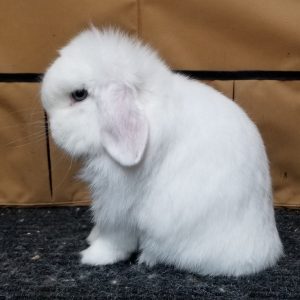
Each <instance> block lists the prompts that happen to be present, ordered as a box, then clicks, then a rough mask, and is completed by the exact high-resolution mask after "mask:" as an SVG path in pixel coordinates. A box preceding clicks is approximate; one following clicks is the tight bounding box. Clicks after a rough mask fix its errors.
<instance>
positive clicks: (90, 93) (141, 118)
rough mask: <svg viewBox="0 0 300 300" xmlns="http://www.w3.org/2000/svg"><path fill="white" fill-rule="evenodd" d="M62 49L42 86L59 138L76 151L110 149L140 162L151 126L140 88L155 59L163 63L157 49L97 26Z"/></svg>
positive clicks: (120, 158)
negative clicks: (154, 49) (97, 28)
mask: <svg viewBox="0 0 300 300" xmlns="http://www.w3.org/2000/svg"><path fill="white" fill-rule="evenodd" d="M59 54H60V55H59V57H58V58H57V59H56V60H55V61H54V63H53V64H52V65H51V66H50V68H49V69H48V70H47V72H46V74H45V76H44V78H43V82H42V89H41V95H42V103H43V106H44V108H45V110H46V112H47V114H48V117H49V121H50V128H51V133H52V136H53V138H54V140H55V142H56V143H57V144H58V145H59V146H60V147H62V148H63V149H64V150H66V151H67V152H68V153H70V154H71V155H74V156H94V155H102V154H103V152H106V153H108V154H109V155H110V156H111V157H112V158H113V159H114V160H116V161H117V162H118V163H120V164H121V165H124V166H131V165H135V164H137V163H138V162H139V161H140V160H141V158H142V156H143V153H144V151H145V148H146V145H147V139H148V131H149V130H148V127H149V126H148V121H147V118H146V115H145V113H144V109H143V103H142V101H140V93H142V92H143V89H144V82H145V81H146V78H147V76H149V74H148V73H147V72H149V70H151V68H152V67H153V64H157V65H162V64H161V62H160V61H159V59H158V58H157V56H156V54H155V53H154V52H153V51H151V50H150V49H149V48H148V47H146V46H144V45H142V44H141V43H140V42H139V41H137V40H135V39H132V38H129V37H128V36H126V35H124V34H123V33H120V32H119V31H116V30H105V31H98V30H96V29H94V28H92V29H91V30H87V31H85V32H83V33H81V34H79V35H78V36H77V37H75V38H74V39H73V40H71V42H70V43H69V44H68V45H67V46H66V47H64V48H63V49H62V50H61V51H59ZM150 66H151V67H150Z"/></svg>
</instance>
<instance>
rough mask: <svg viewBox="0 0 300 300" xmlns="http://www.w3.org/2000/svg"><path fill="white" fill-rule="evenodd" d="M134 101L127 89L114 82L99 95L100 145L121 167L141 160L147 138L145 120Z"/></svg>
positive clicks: (132, 94)
mask: <svg viewBox="0 0 300 300" xmlns="http://www.w3.org/2000/svg"><path fill="white" fill-rule="evenodd" d="M136 101H137V100H136V99H135V94H134V91H133V90H132V89H131V88H129V87H127V86H125V85H118V84H110V85H108V86H107V87H106V88H105V90H104V91H103V93H102V97H101V111H102V115H101V120H102V138H103V146H104V148H105V149H106V151H107V152H108V153H109V154H110V156H111V157H112V158H113V159H115V160H116V161H117V162H119V163H120V164H122V165H124V166H132V165H135V164H137V163H138V162H139V161H140V160H141V158H142V155H143V153H144V150H145V147H146V143H147V138H148V123H147V120H146V117H145V115H144V113H143V112H142V111H141V110H140V109H139V108H138V106H137V103H136Z"/></svg>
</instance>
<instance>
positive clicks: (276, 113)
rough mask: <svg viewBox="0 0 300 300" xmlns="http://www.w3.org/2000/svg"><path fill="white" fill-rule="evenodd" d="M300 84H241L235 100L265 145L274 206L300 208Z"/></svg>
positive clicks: (265, 82)
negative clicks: (255, 125) (245, 112)
mask: <svg viewBox="0 0 300 300" xmlns="http://www.w3.org/2000/svg"><path fill="white" fill-rule="evenodd" d="M299 95H300V81H289V82H287V81H255V80H251V81H238V82H235V100H236V102H237V103H239V104H240V105H241V106H242V107H243V108H244V109H245V110H246V111H247V112H248V114H249V115H250V117H251V118H252V120H253V121H254V122H255V123H256V124H257V126H258V127H259V129H260V131H261V133H262V136H263V139H264V141H265V144H266V148H267V152H268V156H269V160H270V165H271V172H272V178H273V188H274V192H275V193H274V195H275V199H274V201H275V205H277V206H287V207H296V206H298V207H299V205H300V97H299Z"/></svg>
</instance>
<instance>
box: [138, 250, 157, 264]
mask: <svg viewBox="0 0 300 300" xmlns="http://www.w3.org/2000/svg"><path fill="white" fill-rule="evenodd" d="M138 263H139V264H145V265H147V266H148V267H153V266H154V265H155V264H156V263H157V261H156V258H155V257H153V256H151V255H149V254H147V253H146V252H144V251H143V252H142V253H141V254H140V256H139V258H138Z"/></svg>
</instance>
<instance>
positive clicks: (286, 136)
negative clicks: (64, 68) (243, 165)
mask: <svg viewBox="0 0 300 300" xmlns="http://www.w3.org/2000/svg"><path fill="white" fill-rule="evenodd" d="M91 23H93V24H94V25H95V26H105V25H117V26H119V27H121V28H122V29H124V30H126V31H127V32H129V33H130V34H133V35H137V36H139V37H140V38H142V39H143V40H145V41H146V42H148V43H149V44H150V45H152V46H153V47H155V48H156V49H157V50H158V51H159V53H160V55H161V56H162V57H163V58H164V59H165V60H166V62H167V63H168V64H169V65H170V66H171V67H172V68H174V69H179V70H223V71H226V70H227V71H236V70H271V71H272V70H279V71H297V70H299V69H300V34H299V28H300V1H294V0H265V1H261V0H244V1H240V0H223V1H218V0H210V1H207V0H203V1H201V0H185V1H182V0H101V1H99V0H52V1H40V0H27V1H23V0H10V1H6V0H0V24H1V26H0V73H43V72H44V71H45V69H46V67H47V66H48V65H49V63H50V62H51V61H53V59H54V58H55V57H56V54H57V52H56V51H57V49H59V48H60V47H62V46H63V45H64V44H65V43H66V42H67V41H68V40H69V39H70V38H71V37H72V36H73V35H75V34H76V33H78V32H79V31H80V30H83V29H85V28H87V27H88V26H89V24H91ZM208 84H211V85H213V86H214V87H216V88H217V89H219V90H220V91H222V92H223V93H225V94H226V95H228V96H229V97H230V98H232V99H233V100H234V101H236V102H237V103H239V104H240V105H241V106H242V107H243V108H244V109H245V110H246V111H247V112H248V114H249V115H250V117H251V118H252V119H253V120H254V121H255V122H256V124H257V125H258V127H259V129H260V131H261V133H262V136H263V138H264V140H265V143H266V147H267V151H268V155H269V159H270V165H271V171H272V177H273V187H274V195H275V200H274V201H275V204H276V205H280V206H288V207H297V206H298V207H299V206H300V129H299V128H300V126H299V124H300V101H299V99H300V98H299V97H300V96H299V95H300V82H299V81H274V80H273V81H272V80H236V81H233V80H231V81H229V80H228V81H218V80H217V81H210V82H208ZM0 101H1V102H0V103H1V104H0V155H1V156H0V160H1V161H0V163H1V168H0V204H2V205H49V204H50V205H65V204H68V205H79V204H87V203H88V202H89V195H88V191H87V188H86V187H85V186H84V185H83V184H82V183H79V182H78V180H77V179H74V174H75V173H76V170H77V169H78V167H79V164H78V163H77V162H74V161H71V160H70V159H69V158H68V157H67V156H66V155H65V154H64V153H63V152H61V151H60V150H59V149H57V148H56V146H55V145H54V144H53V142H52V140H51V138H48V136H47V125H46V122H45V115H44V112H43V111H42V108H41V106H40V104H39V84H38V83H20V82H18V83H17V82H10V83H4V82H2V83H1V82H0Z"/></svg>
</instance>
